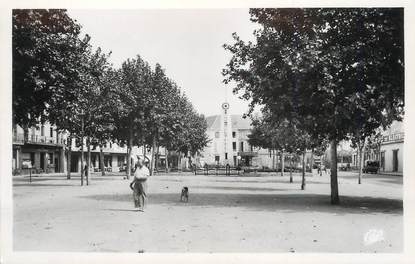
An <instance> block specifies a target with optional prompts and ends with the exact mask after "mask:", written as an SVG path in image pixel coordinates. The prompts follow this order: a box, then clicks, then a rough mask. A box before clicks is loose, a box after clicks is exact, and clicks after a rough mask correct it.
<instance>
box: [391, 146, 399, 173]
mask: <svg viewBox="0 0 415 264" xmlns="http://www.w3.org/2000/svg"><path fill="white" fill-rule="evenodd" d="M392 161H393V171H398V168H399V160H398V149H394V150H393V160H392Z"/></svg>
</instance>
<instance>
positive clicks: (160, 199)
mask: <svg viewBox="0 0 415 264" xmlns="http://www.w3.org/2000/svg"><path fill="white" fill-rule="evenodd" d="M81 198H86V199H94V200H98V201H103V200H106V201H120V202H121V201H122V202H131V200H132V195H131V194H99V195H87V196H81ZM340 200H341V204H340V205H331V204H330V196H329V195H322V194H238V193H191V194H190V198H189V203H188V204H186V206H191V207H192V206H197V207H206V208H212V207H213V208H214V207H240V208H242V209H245V210H254V211H275V212H280V213H298V212H324V213H331V214H337V215H346V214H378V213H380V214H393V215H402V213H403V202H402V200H397V199H387V198H379V197H368V196H365V197H355V196H341V197H340ZM152 204H158V205H165V206H183V205H184V204H183V203H181V202H180V201H179V195H178V194H176V193H152V194H150V195H149V206H151V205H152Z"/></svg>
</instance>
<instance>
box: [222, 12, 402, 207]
mask: <svg viewBox="0 0 415 264" xmlns="http://www.w3.org/2000/svg"><path fill="white" fill-rule="evenodd" d="M250 14H251V20H252V21H253V22H255V23H258V24H259V25H260V28H259V29H257V30H255V31H254V36H255V42H245V41H243V40H242V39H240V38H239V37H238V35H237V34H236V33H234V35H233V36H234V39H235V43H233V44H226V45H225V46H224V47H225V49H227V50H228V51H230V52H231V53H232V55H233V56H232V58H231V60H230V62H229V63H228V65H227V67H226V68H225V69H224V70H223V74H224V76H225V79H224V82H225V83H231V82H235V83H236V86H235V88H234V92H235V93H241V94H242V97H243V98H245V99H249V100H251V104H250V107H251V112H252V110H253V107H255V105H262V106H263V108H264V109H265V111H269V112H272V113H273V116H274V118H277V119H281V120H284V119H287V120H289V121H290V122H294V123H296V124H298V125H299V126H298V128H300V129H301V130H303V131H306V132H307V133H308V134H309V135H310V136H311V137H313V138H315V139H321V140H323V139H327V140H330V141H331V142H332V144H331V145H332V146H331V147H332V148H334V149H335V148H336V145H337V142H339V141H340V140H343V139H350V138H351V137H352V136H353V134H355V133H356V131H360V133H364V134H366V135H370V134H373V133H374V132H375V131H376V129H377V128H378V127H379V126H381V125H383V126H387V125H389V124H390V123H391V122H392V120H395V119H400V118H401V117H402V114H403V110H404V86H403V85H404V64H403V63H404V57H403V56H404V53H403V50H404V49H403V9H398V8H388V9H386V8H371V9H365V8H347V9H344V8H319V9H284V8H282V9H251V10H250ZM333 160H334V161H335V159H333ZM332 202H333V203H338V202H339V198H338V192H337V165H334V164H332Z"/></svg>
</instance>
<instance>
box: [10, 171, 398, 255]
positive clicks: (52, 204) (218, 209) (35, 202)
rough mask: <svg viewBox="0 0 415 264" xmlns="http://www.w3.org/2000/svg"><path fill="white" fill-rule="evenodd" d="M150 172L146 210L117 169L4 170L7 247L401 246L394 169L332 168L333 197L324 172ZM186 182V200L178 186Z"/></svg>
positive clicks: (316, 249)
mask: <svg viewBox="0 0 415 264" xmlns="http://www.w3.org/2000/svg"><path fill="white" fill-rule="evenodd" d="M306 181H307V185H306V190H301V189H300V186H301V176H300V174H294V183H289V173H286V175H285V176H284V177H282V176H280V175H279V174H278V175H277V174H275V173H273V174H272V173H269V174H267V173H263V174H258V175H256V176H254V175H251V174H247V175H244V176H215V175H209V176H204V175H197V176H195V175H193V174H191V173H170V174H158V175H155V176H152V177H150V179H149V180H148V187H149V190H148V191H149V203H148V206H147V208H146V210H145V212H138V211H137V210H135V209H134V207H133V200H132V192H131V190H130V189H129V182H130V181H129V180H126V179H123V175H120V174H118V175H117V174H111V175H108V176H100V175H99V174H93V175H92V177H91V182H90V185H88V186H80V178H79V176H76V175H75V176H73V177H72V179H70V180H67V179H66V177H63V176H61V175H48V176H40V177H33V178H32V183H29V177H28V176H13V203H14V214H13V215H14V226H13V247H14V250H17V251H22V250H24V251H72V252H74V251H76V252H140V253H141V252H144V253H145V252H177V253H181V252H203V253H204V252H293V253H294V252H322V253H323V252H345V253H350V252H354V253H359V252H368V253H381V252H388V253H389V252H393V253H398V252H402V250H403V203H402V195H403V185H402V177H396V176H389V175H367V174H365V175H364V176H363V181H362V184H357V174H354V173H350V172H340V174H339V192H340V199H341V204H340V205H336V206H334V205H331V204H330V196H329V194H330V184H329V175H326V174H323V176H318V175H314V176H311V175H310V174H308V175H307V177H306ZM183 186H187V187H189V190H190V197H189V202H188V203H183V202H180V191H181V188H182V187H183Z"/></svg>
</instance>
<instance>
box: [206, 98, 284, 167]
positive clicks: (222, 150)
mask: <svg viewBox="0 0 415 264" xmlns="http://www.w3.org/2000/svg"><path fill="white" fill-rule="evenodd" d="M229 107H230V105H229V104H228V103H227V102H225V103H223V104H222V109H221V110H222V113H221V114H220V115H214V116H208V117H207V118H206V120H207V125H208V128H207V134H208V136H209V139H210V140H211V141H210V143H209V144H208V146H207V147H205V148H204V150H203V151H202V152H201V155H200V157H199V162H200V164H199V165H200V166H203V165H204V164H208V165H221V166H224V165H227V164H229V165H230V166H235V167H236V166H249V167H269V168H272V167H273V164H274V163H275V159H276V158H275V157H273V156H272V155H271V154H270V151H269V150H268V149H260V148H255V147H253V146H251V145H250V144H249V142H248V135H249V134H250V133H251V122H250V120H249V119H245V118H243V117H242V116H241V115H231V114H229Z"/></svg>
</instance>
